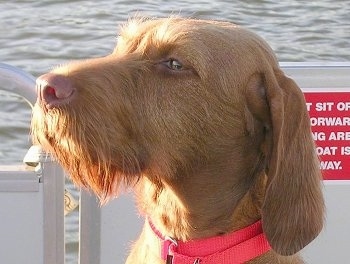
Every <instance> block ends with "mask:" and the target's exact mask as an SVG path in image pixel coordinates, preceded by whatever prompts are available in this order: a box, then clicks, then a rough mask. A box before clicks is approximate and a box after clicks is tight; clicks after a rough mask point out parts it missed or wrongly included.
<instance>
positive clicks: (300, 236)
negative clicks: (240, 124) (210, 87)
mask: <svg viewBox="0 0 350 264" xmlns="http://www.w3.org/2000/svg"><path fill="white" fill-rule="evenodd" d="M246 97H247V102H248V103H247V105H248V108H249V110H250V112H251V113H252V115H253V117H254V118H255V119H257V120H258V121H259V123H260V124H262V125H263V126H264V131H265V139H264V142H263V143H262V146H261V150H262V152H263V153H264V155H265V157H266V168H265V171H266V175H267V178H268V179H267V187H266V194H265V199H264V203H263V206H262V224H263V230H264V232H265V234H266V237H267V239H268V241H269V243H270V245H271V247H272V248H273V249H274V250H275V251H276V252H277V253H279V254H281V255H292V254H294V253H296V252H298V251H299V250H300V249H302V248H303V247H304V246H306V245H307V244H308V243H309V242H311V241H312V240H313V239H314V238H315V237H316V236H317V235H318V234H319V232H320V231H321V230H322V227H323V220H324V201H323V196H322V189H321V172H320V168H319V160H318V158H317V155H316V152H315V146H314V141H313V139H312V135H311V128H310V121H309V116H308V113H307V109H306V104H305V100H304V96H303V94H302V92H301V90H300V89H299V87H298V86H297V84H296V83H295V82H294V81H293V80H291V79H290V78H288V77H286V76H285V75H284V73H283V72H282V71H281V70H279V69H275V70H272V69H271V71H270V72H267V73H265V74H261V75H260V74H259V76H254V77H253V78H252V80H251V81H250V82H249V84H248V88H247V94H246Z"/></svg>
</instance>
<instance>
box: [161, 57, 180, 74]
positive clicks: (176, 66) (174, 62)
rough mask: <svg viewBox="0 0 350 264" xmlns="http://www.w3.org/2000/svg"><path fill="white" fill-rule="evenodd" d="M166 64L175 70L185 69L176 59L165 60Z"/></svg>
mask: <svg viewBox="0 0 350 264" xmlns="http://www.w3.org/2000/svg"><path fill="white" fill-rule="evenodd" d="M164 64H165V65H166V66H167V67H168V68H169V69H171V70H174V71H181V70H182V69H183V66H182V64H181V63H180V62H179V61H178V60H175V59H169V60H168V61H165V62H164Z"/></svg>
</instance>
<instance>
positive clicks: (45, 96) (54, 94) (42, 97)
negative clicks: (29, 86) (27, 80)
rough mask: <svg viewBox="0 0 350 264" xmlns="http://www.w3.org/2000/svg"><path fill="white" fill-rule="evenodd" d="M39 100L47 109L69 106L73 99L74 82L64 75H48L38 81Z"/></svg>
mask: <svg viewBox="0 0 350 264" xmlns="http://www.w3.org/2000/svg"><path fill="white" fill-rule="evenodd" d="M36 89H37V93H38V100H39V102H41V103H42V104H44V105H45V106H46V108H54V107H59V106H62V105H64V104H67V103H68V102H69V101H70V99H71V98H72V97H73V94H74V89H73V85H72V82H71V81H70V80H69V79H68V78H67V77H65V76H63V75H57V74H54V73H47V74H44V75H42V76H40V77H39V78H38V79H37V80H36Z"/></svg>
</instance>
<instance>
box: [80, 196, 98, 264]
mask: <svg viewBox="0 0 350 264" xmlns="http://www.w3.org/2000/svg"><path fill="white" fill-rule="evenodd" d="M79 213H80V217H79V236H80V239H79V241H80V243H79V264H100V260H101V258H100V255H101V208H100V205H99V203H98V201H97V198H96V196H94V195H92V194H90V193H88V192H87V191H81V194H80V204H79Z"/></svg>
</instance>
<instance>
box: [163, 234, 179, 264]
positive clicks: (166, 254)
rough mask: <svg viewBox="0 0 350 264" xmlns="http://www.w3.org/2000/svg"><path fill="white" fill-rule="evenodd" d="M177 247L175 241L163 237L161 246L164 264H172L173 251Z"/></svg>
mask: <svg viewBox="0 0 350 264" xmlns="http://www.w3.org/2000/svg"><path fill="white" fill-rule="evenodd" d="M177 246H178V243H177V241H176V240H175V239H174V238H172V237H169V236H167V237H165V238H164V241H163V245H162V259H164V260H166V264H172V263H173V258H174V255H173V254H174V249H175V248H176V247H177Z"/></svg>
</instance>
